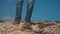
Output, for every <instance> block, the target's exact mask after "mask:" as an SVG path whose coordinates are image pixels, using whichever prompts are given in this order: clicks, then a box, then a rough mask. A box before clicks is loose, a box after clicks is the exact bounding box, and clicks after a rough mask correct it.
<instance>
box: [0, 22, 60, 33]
mask: <svg viewBox="0 0 60 34" xmlns="http://www.w3.org/2000/svg"><path fill="white" fill-rule="evenodd" d="M0 34H60V23H47V22H44V23H35V24H28V25H26V24H25V23H20V24H19V25H18V24H16V25H13V24H12V22H10V23H7V22H5V23H0Z"/></svg>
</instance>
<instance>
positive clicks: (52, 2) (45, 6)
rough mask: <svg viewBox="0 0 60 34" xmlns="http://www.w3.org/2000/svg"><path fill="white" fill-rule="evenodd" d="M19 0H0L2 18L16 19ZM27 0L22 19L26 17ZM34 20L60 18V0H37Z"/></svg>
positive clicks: (0, 17) (25, 0)
mask: <svg viewBox="0 0 60 34" xmlns="http://www.w3.org/2000/svg"><path fill="white" fill-rule="evenodd" d="M16 3H17V0H0V19H2V20H14V18H15V13H16ZM26 10H27V0H24V4H23V10H22V20H24V19H25V14H26ZM31 20H32V21H38V20H53V21H55V20H60V0H35V4H34V9H33V14H32V17H31Z"/></svg>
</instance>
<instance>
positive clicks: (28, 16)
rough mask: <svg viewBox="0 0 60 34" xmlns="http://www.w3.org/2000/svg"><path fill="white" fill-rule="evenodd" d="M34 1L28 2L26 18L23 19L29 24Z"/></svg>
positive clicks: (29, 0)
mask: <svg viewBox="0 0 60 34" xmlns="http://www.w3.org/2000/svg"><path fill="white" fill-rule="evenodd" d="M34 1H35V0H28V5H27V12H26V17H25V21H28V22H30V21H31V20H30V18H31V16H32V12H33V6H34Z"/></svg>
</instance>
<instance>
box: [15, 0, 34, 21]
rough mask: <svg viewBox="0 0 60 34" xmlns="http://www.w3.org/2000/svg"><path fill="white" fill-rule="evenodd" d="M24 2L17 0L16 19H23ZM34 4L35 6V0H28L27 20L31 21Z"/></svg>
mask: <svg viewBox="0 0 60 34" xmlns="http://www.w3.org/2000/svg"><path fill="white" fill-rule="evenodd" d="M23 2H24V0H17V6H16V18H15V20H19V21H20V20H21V13H22V5H23ZM33 6H34V0H28V4H27V12H26V17H25V21H30V19H31V15H32V12H33Z"/></svg>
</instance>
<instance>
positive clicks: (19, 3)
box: [14, 0, 24, 24]
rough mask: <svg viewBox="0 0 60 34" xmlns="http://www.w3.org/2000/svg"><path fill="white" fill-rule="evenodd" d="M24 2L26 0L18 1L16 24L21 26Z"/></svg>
mask: <svg viewBox="0 0 60 34" xmlns="http://www.w3.org/2000/svg"><path fill="white" fill-rule="evenodd" d="M23 1H24V0H17V6H16V18H15V21H14V24H19V23H20V20H21V13H22V5H23Z"/></svg>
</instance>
